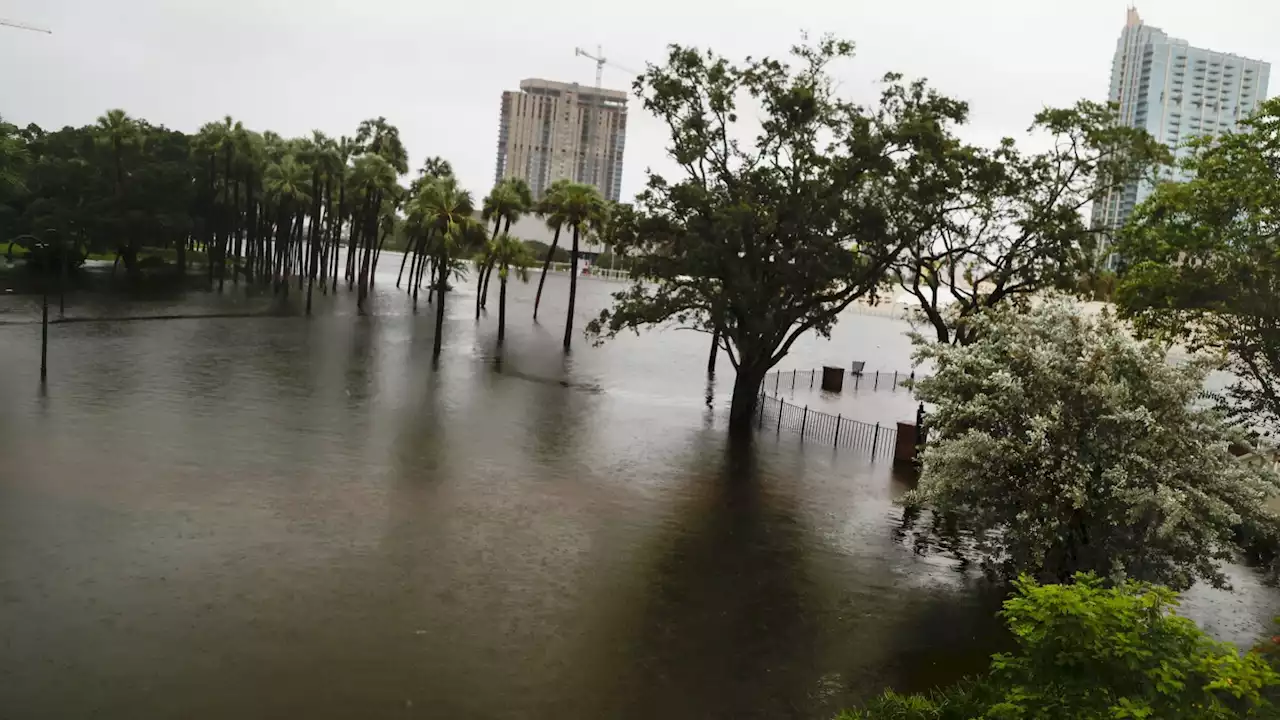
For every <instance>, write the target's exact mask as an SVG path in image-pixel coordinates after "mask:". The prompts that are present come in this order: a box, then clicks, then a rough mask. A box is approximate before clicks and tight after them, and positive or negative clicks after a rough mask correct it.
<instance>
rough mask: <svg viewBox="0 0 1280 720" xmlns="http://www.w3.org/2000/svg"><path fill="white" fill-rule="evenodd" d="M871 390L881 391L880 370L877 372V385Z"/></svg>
mask: <svg viewBox="0 0 1280 720" xmlns="http://www.w3.org/2000/svg"><path fill="white" fill-rule="evenodd" d="M871 389H872V390H879V389H880V371H879V370H877V371H876V384H875V385H872V386H871Z"/></svg>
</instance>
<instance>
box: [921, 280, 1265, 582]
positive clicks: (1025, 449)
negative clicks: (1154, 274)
mask: <svg viewBox="0 0 1280 720" xmlns="http://www.w3.org/2000/svg"><path fill="white" fill-rule="evenodd" d="M972 322H973V324H974V330H975V331H976V332H977V333H978V335H977V339H976V340H975V341H974V342H973V343H972V344H971V345H968V346H954V345H944V344H940V343H929V342H926V341H924V340H923V338H920V337H918V336H917V338H916V342H917V349H916V358H917V360H918V361H921V362H932V363H933V364H934V365H935V366H936V372H935V373H934V374H933V375H932V376H930V377H928V378H926V379H924V380H921V381H919V382H918V383H917V386H916V393H917V396H918V397H919V398H920V399H921V400H923V401H924V402H925V403H928V404H930V405H932V406H933V407H934V409H933V411H932V412H931V413H930V415H929V443H928V445H927V447H926V449H925V452H924V456H923V460H924V464H923V471H922V474H921V477H920V484H919V487H918V488H917V489H916V490H915V491H913V494H912V495H911V496H909V498H908V502H909V503H910V504H923V505H925V506H928V507H930V508H932V509H933V510H934V511H936V512H937V513H940V514H941V515H943V516H945V517H950V518H954V519H956V520H957V521H958V522H959V524H960V525H961V526H964V527H967V528H970V529H972V530H973V531H974V532H975V533H976V534H977V538H978V542H977V551H978V553H979V554H980V556H981V559H982V561H983V562H984V564H985V565H986V566H987V567H988V568H989V569H990V570H992V571H993V572H995V573H996V574H999V575H1002V576H1005V577H1014V576H1016V575H1018V574H1019V573H1029V574H1031V575H1032V576H1034V577H1037V578H1040V579H1044V580H1048V581H1058V582H1063V581H1066V580H1067V579H1069V578H1070V577H1071V576H1072V575H1073V574H1074V573H1076V572H1078V571H1092V572H1096V573H1098V574H1099V575H1101V576H1103V577H1106V578H1108V579H1110V580H1113V581H1117V582H1118V581H1120V580H1122V579H1124V578H1135V579H1140V580H1151V581H1155V582H1160V583H1164V584H1167V585H1170V586H1172V587H1174V588H1185V587H1188V586H1190V585H1191V584H1192V582H1194V581H1195V580H1198V579H1203V580H1207V581H1209V582H1211V583H1213V584H1215V585H1223V584H1224V583H1225V578H1224V576H1223V574H1222V572H1221V570H1220V567H1219V563H1220V562H1223V561H1227V560H1230V559H1231V557H1232V552H1233V550H1234V549H1235V547H1236V546H1235V539H1234V538H1235V533H1236V532H1237V531H1244V532H1245V534H1247V535H1250V536H1254V537H1258V536H1274V534H1275V531H1276V527H1277V523H1276V517H1275V515H1274V514H1273V513H1272V512H1271V511H1270V510H1268V509H1267V508H1266V507H1265V506H1264V502H1265V500H1266V499H1267V498H1268V497H1269V496H1272V495H1274V494H1275V493H1276V492H1277V491H1280V481H1278V480H1277V477H1276V476H1275V474H1274V473H1272V472H1271V471H1270V470H1264V469H1260V468H1256V467H1254V466H1252V465H1250V464H1247V463H1243V462H1240V461H1239V460H1237V459H1236V458H1235V457H1234V456H1233V455H1232V453H1231V452H1230V447H1231V445H1232V443H1233V442H1235V441H1237V439H1238V438H1237V437H1236V434H1235V433H1233V432H1232V431H1231V430H1230V429H1229V427H1228V426H1227V425H1225V424H1224V422H1223V421H1222V419H1221V418H1220V416H1219V414H1218V413H1217V412H1215V411H1214V410H1212V409H1211V408H1205V407H1202V406H1201V405H1202V404H1200V403H1198V402H1197V400H1198V399H1199V397H1200V395H1201V388H1202V387H1203V381H1204V376H1205V372H1206V369H1207V368H1206V367H1205V366H1203V365H1200V364H1194V363H1193V364H1187V365H1182V366H1175V365H1172V364H1170V362H1169V360H1168V358H1167V357H1166V355H1165V353H1164V352H1163V351H1161V350H1160V349H1159V348H1158V347H1156V346H1154V345H1152V344H1144V343H1139V342H1137V341H1134V340H1133V339H1131V338H1130V337H1129V336H1128V335H1127V334H1126V332H1125V331H1124V329H1123V328H1122V327H1120V326H1119V325H1118V324H1117V323H1116V322H1115V321H1114V320H1113V319H1111V318H1109V317H1106V316H1104V317H1102V318H1099V319H1097V320H1091V319H1088V318H1085V317H1083V316H1081V315H1080V314H1079V313H1078V311H1076V310H1074V309H1073V308H1071V307H1070V306H1068V305H1067V304H1065V303H1061V302H1053V303H1048V304H1046V305H1043V306H1041V307H1039V308H1037V309H1035V310H1033V311H1031V312H1029V313H1026V314H1018V313H1015V312H1014V311H1013V309H1012V308H1004V309H1002V310H998V311H993V312H991V313H990V314H988V315H985V316H981V317H978V318H975V319H974V320H973V321H972Z"/></svg>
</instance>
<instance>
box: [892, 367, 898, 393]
mask: <svg viewBox="0 0 1280 720" xmlns="http://www.w3.org/2000/svg"><path fill="white" fill-rule="evenodd" d="M893 389H894V390H897V389H898V371H897V370H894V371H893Z"/></svg>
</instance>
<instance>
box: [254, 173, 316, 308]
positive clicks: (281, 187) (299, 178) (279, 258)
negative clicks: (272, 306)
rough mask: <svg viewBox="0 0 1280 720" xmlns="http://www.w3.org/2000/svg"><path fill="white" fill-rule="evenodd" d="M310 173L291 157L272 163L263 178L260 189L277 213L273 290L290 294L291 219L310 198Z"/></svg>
mask: <svg viewBox="0 0 1280 720" xmlns="http://www.w3.org/2000/svg"><path fill="white" fill-rule="evenodd" d="M310 174H311V173H310V171H309V170H308V169H307V168H306V167H305V166H304V165H302V164H301V163H299V162H298V161H297V160H296V159H294V157H293V156H292V155H285V156H284V157H283V158H282V159H281V160H280V162H278V163H273V164H272V165H271V166H269V167H268V168H267V170H266V173H265V175H264V177H263V190H264V192H265V193H266V195H267V198H268V199H270V200H271V201H272V203H273V204H274V205H275V207H276V210H277V212H278V213H279V220H278V221H277V227H276V232H277V234H276V243H275V257H276V259H275V267H276V271H275V277H276V289H277V290H279V289H280V288H281V287H283V288H284V292H285V295H288V294H289V278H288V272H289V263H288V259H289V258H288V256H289V249H290V246H291V243H292V235H293V225H294V217H295V216H296V215H298V214H300V213H301V209H300V208H301V207H304V203H306V202H307V201H308V200H310V199H311V187H310V183H309V176H310Z"/></svg>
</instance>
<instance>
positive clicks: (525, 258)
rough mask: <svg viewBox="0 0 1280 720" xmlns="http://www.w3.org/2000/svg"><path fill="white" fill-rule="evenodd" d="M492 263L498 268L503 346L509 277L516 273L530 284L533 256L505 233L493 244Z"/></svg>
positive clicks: (499, 330)
mask: <svg viewBox="0 0 1280 720" xmlns="http://www.w3.org/2000/svg"><path fill="white" fill-rule="evenodd" d="M490 262H491V263H492V264H493V265H496V266H497V268H498V344H499V345H501V344H502V341H503V340H504V339H505V338H506V333H507V276H508V275H509V274H511V273H512V272H515V274H516V277H517V278H519V279H520V282H525V283H527V282H529V266H530V265H532V264H533V255H531V254H530V253H529V249H528V248H527V247H525V244H524V243H523V242H521V241H520V240H519V239H518V238H514V237H511V236H510V235H508V234H506V233H503V234H502V235H499V236H498V239H497V240H496V241H494V242H493V258H492V260H491V261H490Z"/></svg>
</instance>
